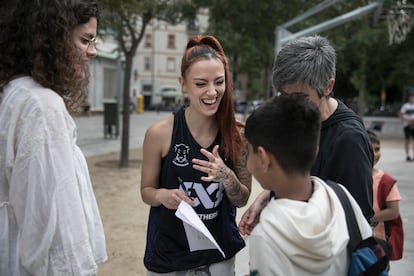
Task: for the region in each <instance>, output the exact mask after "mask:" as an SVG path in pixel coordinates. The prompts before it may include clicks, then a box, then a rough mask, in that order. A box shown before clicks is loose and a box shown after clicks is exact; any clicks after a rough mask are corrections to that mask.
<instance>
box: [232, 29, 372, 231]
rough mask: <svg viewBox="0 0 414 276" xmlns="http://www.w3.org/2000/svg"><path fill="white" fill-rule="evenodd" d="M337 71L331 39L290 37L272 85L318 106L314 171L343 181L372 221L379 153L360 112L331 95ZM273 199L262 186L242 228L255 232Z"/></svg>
mask: <svg viewBox="0 0 414 276" xmlns="http://www.w3.org/2000/svg"><path fill="white" fill-rule="evenodd" d="M335 73H336V54H335V49H334V48H333V47H332V46H331V44H330V42H329V41H328V40H327V39H326V38H324V37H321V36H308V37H302V38H298V39H296V40H292V41H290V42H287V43H286V44H285V45H284V47H283V48H282V49H281V50H280V52H279V53H278V55H277V57H276V60H275V63H274V66H273V85H274V88H275V89H276V91H278V94H281V95H284V94H286V95H294V94H300V95H304V96H305V97H307V98H308V99H309V100H310V101H312V102H313V103H314V104H316V105H317V106H318V108H319V111H320V114H321V115H320V119H321V121H322V127H321V139H320V143H319V152H318V155H317V157H316V160H315V162H314V164H313V167H312V171H311V174H312V175H315V176H318V177H320V178H321V179H323V180H325V181H326V180H332V181H335V182H339V183H341V184H342V185H344V186H345V187H346V188H347V189H348V191H349V192H350V193H351V194H352V196H353V197H354V198H355V200H356V201H357V202H358V204H359V206H360V207H361V209H362V212H363V213H364V216H365V218H366V219H367V221H369V220H370V219H371V217H372V216H373V214H374V211H373V209H372V166H373V156H374V154H373V151H372V146H371V143H370V142H369V138H368V134H367V132H366V130H365V126H364V123H363V122H362V120H361V118H360V117H359V116H358V115H356V114H355V112H353V111H352V110H351V109H349V108H348V107H347V106H345V104H344V103H342V102H341V101H339V100H338V99H335V98H333V97H331V94H332V93H333V87H334V84H335ZM303 139H306V137H303ZM275 181H278V180H277V179H275ZM268 201H269V191H263V192H262V193H261V194H259V196H258V197H257V198H256V200H255V201H254V202H253V204H252V205H251V206H250V207H249V208H248V209H247V211H246V212H245V213H244V214H243V216H242V218H241V220H240V223H239V229H240V232H241V233H242V234H250V232H251V231H252V229H253V227H254V226H255V225H256V224H257V223H258V219H259V214H260V211H261V209H263V207H264V206H265V205H266V204H267V202H268Z"/></svg>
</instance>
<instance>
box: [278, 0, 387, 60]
mask: <svg viewBox="0 0 414 276" xmlns="http://www.w3.org/2000/svg"><path fill="white" fill-rule="evenodd" d="M338 1H340V0H331V1H324V2H322V3H320V4H319V5H317V6H315V7H313V8H312V9H310V10H308V11H306V12H305V13H303V14H301V15H299V16H297V17H295V18H294V19H292V20H290V21H288V22H286V23H285V24H283V25H280V26H277V27H276V31H275V32H276V42H275V56H277V54H278V53H279V51H280V48H281V47H282V45H283V44H284V43H286V42H288V41H289V40H292V39H295V38H298V37H301V36H306V35H311V34H316V33H319V32H323V31H325V30H329V29H332V28H334V27H336V26H338V25H341V24H344V23H347V22H349V21H351V20H354V19H356V18H360V17H362V16H365V15H366V14H368V13H370V12H372V11H374V10H378V9H381V7H382V3H383V0H379V1H376V2H374V3H371V4H368V5H366V6H363V7H359V8H357V9H355V10H353V11H351V12H348V13H346V14H343V15H340V16H338V17H335V18H333V19H330V20H327V21H325V22H322V23H320V24H317V25H314V26H312V27H309V28H307V29H304V30H301V31H299V32H296V33H291V32H289V31H288V30H287V27H289V26H291V25H293V24H295V23H297V22H299V21H301V20H303V19H305V18H307V17H309V16H311V15H313V14H316V13H318V12H320V11H322V10H324V9H326V8H327V7H329V6H331V5H333V4H335V3H336V2H338Z"/></svg>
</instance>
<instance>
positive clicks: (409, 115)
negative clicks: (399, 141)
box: [400, 92, 414, 162]
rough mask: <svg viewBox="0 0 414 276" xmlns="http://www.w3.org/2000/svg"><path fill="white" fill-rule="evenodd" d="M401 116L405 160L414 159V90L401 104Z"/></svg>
mask: <svg viewBox="0 0 414 276" xmlns="http://www.w3.org/2000/svg"><path fill="white" fill-rule="evenodd" d="M400 118H401V120H402V122H403V128H404V138H405V139H404V148H405V154H406V158H405V160H406V161H408V162H410V161H414V140H413V139H414V92H411V93H410V94H409V95H408V101H407V102H406V103H404V104H403V105H402V106H401V109H400ZM410 143H412V153H413V155H412V157H411V156H410Z"/></svg>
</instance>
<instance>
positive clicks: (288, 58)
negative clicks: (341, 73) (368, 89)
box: [272, 35, 336, 97]
mask: <svg viewBox="0 0 414 276" xmlns="http://www.w3.org/2000/svg"><path fill="white" fill-rule="evenodd" d="M335 73H336V53H335V49H334V48H333V47H332V45H331V44H330V42H329V40H328V39H327V38H325V37H321V36H318V35H315V36H307V37H301V38H298V39H295V40H291V41H289V42H287V43H286V44H285V45H284V46H283V47H282V49H281V50H280V52H279V53H278V55H277V56H276V59H275V62H274V64H273V70H272V75H273V86H274V88H275V89H276V91H279V90H280V89H281V88H283V87H284V86H287V85H295V84H299V85H304V86H305V87H309V88H312V89H315V90H316V91H317V92H318V94H319V96H320V97H322V96H323V93H324V90H325V89H326V87H327V86H328V82H329V79H331V78H335ZM298 92H299V91H298Z"/></svg>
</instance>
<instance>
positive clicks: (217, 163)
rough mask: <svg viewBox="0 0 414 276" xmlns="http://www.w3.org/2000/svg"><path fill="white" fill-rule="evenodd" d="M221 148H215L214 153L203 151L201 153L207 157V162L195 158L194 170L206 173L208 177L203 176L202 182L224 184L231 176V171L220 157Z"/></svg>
mask: <svg viewBox="0 0 414 276" xmlns="http://www.w3.org/2000/svg"><path fill="white" fill-rule="evenodd" d="M218 150H219V146H218V145H216V146H214V148H213V151H212V152H209V151H207V150H206V149H201V150H200V152H201V153H202V154H203V155H204V156H205V157H207V160H202V159H197V158H194V159H193V160H192V162H193V168H194V169H196V170H199V171H201V172H204V173H206V174H207V176H202V177H201V180H202V181H206V182H212V181H217V182H224V180H226V179H228V177H229V176H231V172H229V171H230V169H229V168H228V167H227V166H226V164H225V163H224V161H223V159H221V157H220V155H219V152H218Z"/></svg>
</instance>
